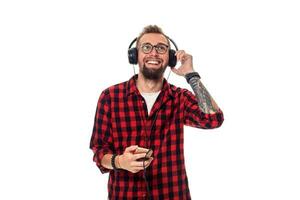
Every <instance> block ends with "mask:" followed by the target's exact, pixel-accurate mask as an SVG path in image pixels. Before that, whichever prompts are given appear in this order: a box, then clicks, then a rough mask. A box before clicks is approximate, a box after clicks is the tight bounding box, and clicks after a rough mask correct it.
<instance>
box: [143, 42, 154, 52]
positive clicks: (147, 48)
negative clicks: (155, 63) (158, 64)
mask: <svg viewBox="0 0 300 200" xmlns="http://www.w3.org/2000/svg"><path fill="white" fill-rule="evenodd" d="M142 50H143V52H144V53H150V52H151V50H152V45H151V44H148V43H147V44H144V45H142Z"/></svg>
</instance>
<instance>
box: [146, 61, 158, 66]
mask: <svg viewBox="0 0 300 200" xmlns="http://www.w3.org/2000/svg"><path fill="white" fill-rule="evenodd" d="M147 63H149V64H155V65H157V64H158V61H154V60H149V61H147Z"/></svg>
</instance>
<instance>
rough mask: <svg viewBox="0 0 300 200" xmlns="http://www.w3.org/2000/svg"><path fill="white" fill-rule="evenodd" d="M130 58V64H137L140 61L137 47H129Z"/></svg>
mask: <svg viewBox="0 0 300 200" xmlns="http://www.w3.org/2000/svg"><path fill="white" fill-rule="evenodd" d="M128 60H129V63H130V64H134V65H135V64H137V62H138V51H137V48H131V49H128Z"/></svg>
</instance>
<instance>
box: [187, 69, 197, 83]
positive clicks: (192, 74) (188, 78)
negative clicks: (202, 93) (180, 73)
mask: <svg viewBox="0 0 300 200" xmlns="http://www.w3.org/2000/svg"><path fill="white" fill-rule="evenodd" d="M184 77H185V79H186V81H187V82H188V83H189V82H190V80H191V79H192V78H193V77H198V78H199V79H200V78H201V77H200V75H199V73H198V72H195V71H193V72H189V73H186V74H185V75H184Z"/></svg>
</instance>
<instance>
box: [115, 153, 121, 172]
mask: <svg viewBox="0 0 300 200" xmlns="http://www.w3.org/2000/svg"><path fill="white" fill-rule="evenodd" d="M120 159H121V155H118V156H117V157H116V167H117V168H118V169H122V165H121V161H120Z"/></svg>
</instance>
